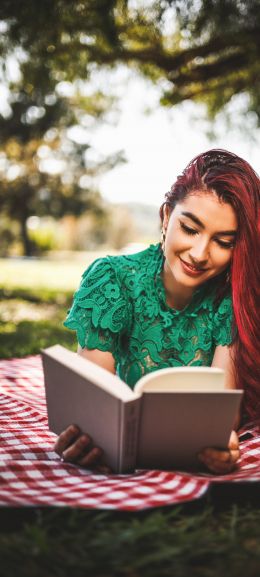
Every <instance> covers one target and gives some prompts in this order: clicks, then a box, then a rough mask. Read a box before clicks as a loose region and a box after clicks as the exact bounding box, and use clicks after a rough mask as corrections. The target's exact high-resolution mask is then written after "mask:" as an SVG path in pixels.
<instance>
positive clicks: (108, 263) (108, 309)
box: [64, 245, 232, 387]
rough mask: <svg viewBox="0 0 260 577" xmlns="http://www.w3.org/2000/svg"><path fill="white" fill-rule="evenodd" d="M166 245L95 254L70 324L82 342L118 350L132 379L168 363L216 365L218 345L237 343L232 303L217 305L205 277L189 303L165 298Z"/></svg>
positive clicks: (119, 363) (123, 371)
mask: <svg viewBox="0 0 260 577" xmlns="http://www.w3.org/2000/svg"><path fill="white" fill-rule="evenodd" d="M162 266H163V255H162V251H161V248H160V245H156V246H154V245H152V246H150V247H149V248H148V249H146V250H144V251H142V252H140V253H137V254H131V255H126V256H112V257H109V256H108V257H105V258H102V259H98V260H96V261H95V262H94V263H93V264H92V265H91V266H90V267H89V268H88V269H87V270H86V271H85V273H84V274H83V277H82V281H81V284H80V287H79V289H78V291H77V292H76V293H75V295H74V301H73V305H72V308H71V309H70V311H69V313H68V316H67V319H66V321H65V323H64V324H65V326H66V327H68V328H70V329H73V330H76V331H77V338H78V342H79V344H80V346H81V347H82V348H84V347H86V348H88V349H99V350H102V351H110V352H112V354H113V356H114V358H115V363H116V367H117V373H118V374H119V376H120V377H121V378H122V379H123V380H124V381H125V382H126V383H128V384H129V386H131V387H133V386H134V384H135V383H136V382H137V381H138V379H140V378H141V376H142V375H144V374H146V373H148V372H150V371H155V370H157V369H162V368H166V367H169V366H173V367H176V366H182V365H196V366H200V365H204V366H209V365H211V362H212V359H213V355H214V350H215V347H216V346H217V345H229V344H230V343H231V340H232V338H231V324H232V303H231V297H230V296H226V297H224V298H223V300H222V301H221V302H220V304H219V305H218V306H216V305H215V302H214V301H215V294H214V291H212V289H211V290H209V288H208V287H207V284H205V285H204V286H202V287H201V288H199V289H198V290H197V291H195V293H194V295H193V297H192V300H191V302H190V303H189V304H188V305H187V306H186V307H185V308H184V309H183V310H175V309H173V308H171V307H170V306H168V304H167V303H166V296H165V291H164V285H163V282H162V278H161V271H162Z"/></svg>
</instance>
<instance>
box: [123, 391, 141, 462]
mask: <svg viewBox="0 0 260 577" xmlns="http://www.w3.org/2000/svg"><path fill="white" fill-rule="evenodd" d="M139 416H140V399H135V400H133V401H127V402H125V403H121V417H120V421H121V426H120V443H119V463H118V472H119V473H128V472H131V471H133V470H134V469H135V466H136V452H137V442H138V429H139Z"/></svg>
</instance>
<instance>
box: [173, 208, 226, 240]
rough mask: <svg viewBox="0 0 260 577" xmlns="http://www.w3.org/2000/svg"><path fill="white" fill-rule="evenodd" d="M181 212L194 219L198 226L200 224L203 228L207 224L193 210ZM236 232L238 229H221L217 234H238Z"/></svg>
mask: <svg viewBox="0 0 260 577" xmlns="http://www.w3.org/2000/svg"><path fill="white" fill-rule="evenodd" d="M181 214H182V215H183V216H187V217H188V218H190V219H191V220H193V222H194V223H195V224H197V225H198V226H200V227H201V228H205V225H204V224H203V222H201V220H200V219H199V218H198V217H197V216H195V214H193V212H186V211H183V212H182V213H181ZM236 233H237V231H236V230H220V231H219V232H217V233H216V234H218V235H222V236H236Z"/></svg>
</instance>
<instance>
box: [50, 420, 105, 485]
mask: <svg viewBox="0 0 260 577" xmlns="http://www.w3.org/2000/svg"><path fill="white" fill-rule="evenodd" d="M54 451H55V452H56V453H58V455H60V457H61V458H62V460H63V461H65V462H68V463H74V464H75V465H79V466H80V467H85V468H87V469H94V470H95V471H97V472H98V473H105V474H106V473H111V469H109V467H107V466H106V465H105V464H104V463H103V462H102V456H103V451H102V449H101V448H100V447H93V443H92V439H91V437H90V435H88V434H87V433H82V432H81V430H80V429H79V427H77V425H70V426H69V427H68V428H67V429H65V431H63V432H62V433H61V434H60V435H59V437H58V439H57V441H56V443H55V445H54Z"/></svg>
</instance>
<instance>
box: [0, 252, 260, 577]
mask: <svg viewBox="0 0 260 577" xmlns="http://www.w3.org/2000/svg"><path fill="white" fill-rule="evenodd" d="M21 262H22V264H21V263H20V265H19V266H20V269H19V274H18V275H17V273H16V274H14V272H13V273H12V274H13V277H12V274H11V273H10V271H11V269H12V266H14V269H15V267H16V265H15V264H14V263H10V262H9V263H8V262H6V263H5V271H7V269H8V267H9V269H8V270H9V273H10V274H9V275H8V282H7V281H6V282H3V283H2V285H1V286H0V357H1V358H4V357H5V358H8V357H14V356H17V357H19V356H24V355H28V354H35V353H38V352H39V350H40V348H41V347H45V346H49V345H50V344H54V343H56V342H59V343H61V344H64V345H65V346H67V347H69V348H74V349H75V336H74V334H73V333H71V332H70V331H68V330H67V329H65V328H64V327H63V326H62V320H63V319H64V317H65V314H66V310H67V309H68V307H69V305H70V302H71V298H72V292H73V290H74V289H75V288H76V285H77V283H78V280H76V282H75V284H74V286H73V287H72V286H71V285H72V284H73V283H72V278H73V274H74V272H75V269H74V268H73V267H72V269H73V270H74V272H73V270H72V272H70V268H69V266H68V263H66V266H65V264H64V263H60V268H59V267H56V268H53V267H52V265H51V266H50V267H49V270H48V267H47V265H46V268H45V273H44V274H45V279H46V280H45V282H44V283H43V286H41V287H40V286H39V274H38V273H39V263H38V264H37V263H34V265H33V266H35V268H34V269H33V267H32V263H31V262H26V261H21ZM11 265H12V266H11ZM28 267H29V268H28ZM64 267H65V268H66V275H65V276H66V281H65V282H64V285H63V284H62V283H61V277H60V274H61V270H63V271H65V268H64ZM83 268H84V267H82V268H81V271H80V272H82V270H83ZM14 269H12V270H14ZM29 269H30V270H29ZM33 270H34V271H35V275H33ZM42 270H43V269H42ZM80 272H79V274H78V273H77V274H78V277H80ZM1 273H2V269H1ZM29 273H30V274H29ZM64 274H65V273H64ZM77 274H76V276H77ZM50 277H52V283H51V286H50V285H48V282H47V280H48V278H50ZM41 282H42V281H41ZM73 282H74V281H73ZM258 490H259V485H258V486H257V485H256V484H254V485H253V486H251V487H250V488H248V486H241V485H240V486H239V485H238V484H236V485H228V486H226V488H224V487H222V486H218V487H216V488H215V489H213V490H212V492H211V493H209V494H207V496H206V497H205V498H204V499H201V500H200V501H197V502H194V503H193V504H186V505H182V506H181V507H165V508H161V509H155V510H149V511H145V512H140V513H118V512H100V511H87V510H86V511H84V510H72V509H67V508H61V509H59V508H46V509H43V508H38V507H34V508H18V509H10V508H2V509H0V519H1V523H0V559H1V562H0V577H7V576H8V577H87V576H93V577H112V576H113V577H157V576H159V577H186V576H188V575H191V576H194V577H219V575H224V576H228V577H240V575H241V576H243V577H244V576H245V575H246V576H247V577H259V574H260V499H259V492H258Z"/></svg>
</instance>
